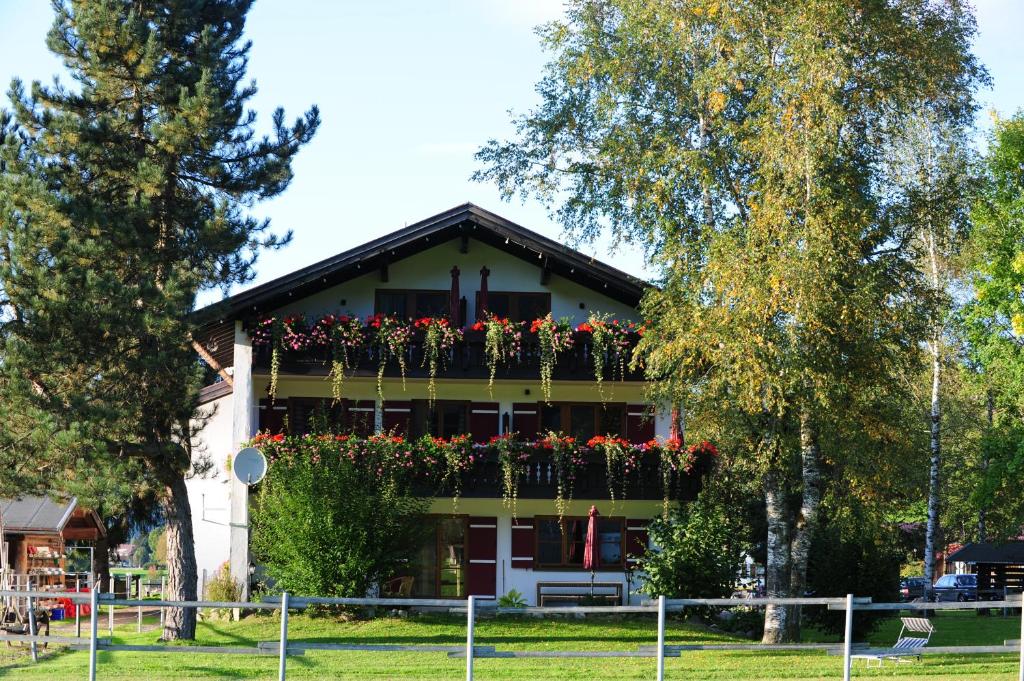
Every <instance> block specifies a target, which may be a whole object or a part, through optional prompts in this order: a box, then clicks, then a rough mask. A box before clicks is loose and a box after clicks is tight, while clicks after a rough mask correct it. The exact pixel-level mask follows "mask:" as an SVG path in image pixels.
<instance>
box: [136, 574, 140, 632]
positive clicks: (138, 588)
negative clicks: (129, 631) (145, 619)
mask: <svg viewBox="0 0 1024 681" xmlns="http://www.w3.org/2000/svg"><path fill="white" fill-rule="evenodd" d="M135 595H136V596H138V598H139V600H140V601H141V600H142V575H139V581H138V582H136V583H135ZM136 631H138V633H140V634H141V633H142V605H141V604H140V605H139V625H138V628H137V629H136Z"/></svg>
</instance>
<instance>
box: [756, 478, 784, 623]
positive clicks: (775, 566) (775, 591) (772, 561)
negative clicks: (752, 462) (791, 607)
mask: <svg viewBox="0 0 1024 681" xmlns="http://www.w3.org/2000/svg"><path fill="white" fill-rule="evenodd" d="M764 502H765V510H766V511H767V515H768V545H767V549H768V557H767V561H766V565H765V587H766V589H765V591H766V595H767V596H768V597H769V598H782V597H785V596H788V595H789V578H790V544H789V519H788V518H787V517H786V515H787V514H786V493H785V487H784V485H783V484H782V481H781V476H780V475H779V474H778V473H775V472H771V473H768V474H767V475H766V476H765V481H764ZM788 615H789V611H788V610H787V609H786V608H785V607H784V606H774V605H769V606H768V607H767V608H765V613H764V637H763V638H762V639H761V642H762V643H783V642H785V641H786V635H787V629H788V627H787V620H788Z"/></svg>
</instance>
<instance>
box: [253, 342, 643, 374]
mask: <svg viewBox="0 0 1024 681" xmlns="http://www.w3.org/2000/svg"><path fill="white" fill-rule="evenodd" d="M636 341H637V338H636V337H635V336H634V337H632V338H631V340H630V346H629V350H628V351H627V361H626V362H625V363H624V365H623V368H624V371H623V376H622V378H624V380H627V381H642V380H644V376H643V372H642V371H633V370H632V369H630V368H629V361H628V358H629V356H630V355H631V353H632V350H633V348H634V347H635V346H636ZM424 351H425V347H424V343H423V338H422V336H419V335H414V336H413V338H412V340H411V341H410V342H409V345H408V347H407V348H406V352H405V365H406V371H405V375H406V376H407V377H409V378H427V377H428V376H429V371H428V368H427V366H426V365H425V363H424V361H423V357H424ZM593 351H594V350H593V342H592V338H591V334H589V333H586V332H575V333H574V343H573V347H572V348H571V349H569V350H567V351H565V352H562V353H559V355H558V358H557V363H556V365H555V367H554V370H553V372H552V378H553V379H554V380H556V381H565V380H570V381H571V380H581V381H593V380H594V357H593V354H592V353H593ZM357 354H358V356H357V357H355V358H354V359H355V361H354V362H352V364H353V365H354V366H353V368H352V370H351V374H352V375H355V376H376V375H377V367H378V355H377V348H376V347H375V346H373V345H372V344H364V347H363V348H361V349H360V351H359V352H358V353H357ZM447 355H448V356H447V358H446V360H447V361H446V362H444V363H443V366H442V367H441V368H440V369H439V371H438V375H437V376H438V378H489V376H490V368H489V365H488V361H487V352H486V342H485V338H484V332H483V331H466V333H465V337H464V338H463V340H462V341H460V342H459V343H457V344H456V345H455V346H454V347H453V348H452V349H451V350H449V351H448V353H447ZM270 359H271V349H270V346H269V345H257V346H256V347H255V348H254V357H253V362H254V365H255V367H256V368H257V369H260V370H263V371H269V369H270ZM280 360H281V362H280V372H281V373H282V374H301V375H314V376H316V375H327V373H328V372H329V370H330V365H331V351H330V349H329V348H326V347H315V348H310V349H306V350H300V351H291V350H289V351H282V353H281V356H280ZM540 364H541V349H540V343H539V341H538V339H537V334H534V333H523V340H522V345H521V349H520V352H519V354H518V356H517V357H516V358H515V360H513V361H507V362H499V364H498V368H497V372H496V374H495V378H499V379H536V378H537V377H538V376H539V375H540ZM619 367H620V364H619V362H617V360H616V359H615V357H614V356H612V353H607V352H606V355H605V362H604V371H603V373H604V380H608V381H610V380H616V379H618V378H620V375H619ZM384 375H385V376H388V377H397V376H400V375H401V370H400V367H399V363H398V361H397V360H396V359H394V358H392V359H391V360H389V362H388V364H387V367H386V369H385V371H384Z"/></svg>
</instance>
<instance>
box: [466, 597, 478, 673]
mask: <svg viewBox="0 0 1024 681" xmlns="http://www.w3.org/2000/svg"><path fill="white" fill-rule="evenodd" d="M475 620H476V596H469V597H468V598H467V599H466V681H473V624H474V622H475Z"/></svg>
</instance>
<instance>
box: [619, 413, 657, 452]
mask: <svg viewBox="0 0 1024 681" xmlns="http://www.w3.org/2000/svg"><path fill="white" fill-rule="evenodd" d="M626 439H628V440H629V441H630V442H632V443H633V444H642V443H644V442H648V441H649V440H653V439H654V407H652V406H651V405H649V404H627V405H626Z"/></svg>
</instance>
